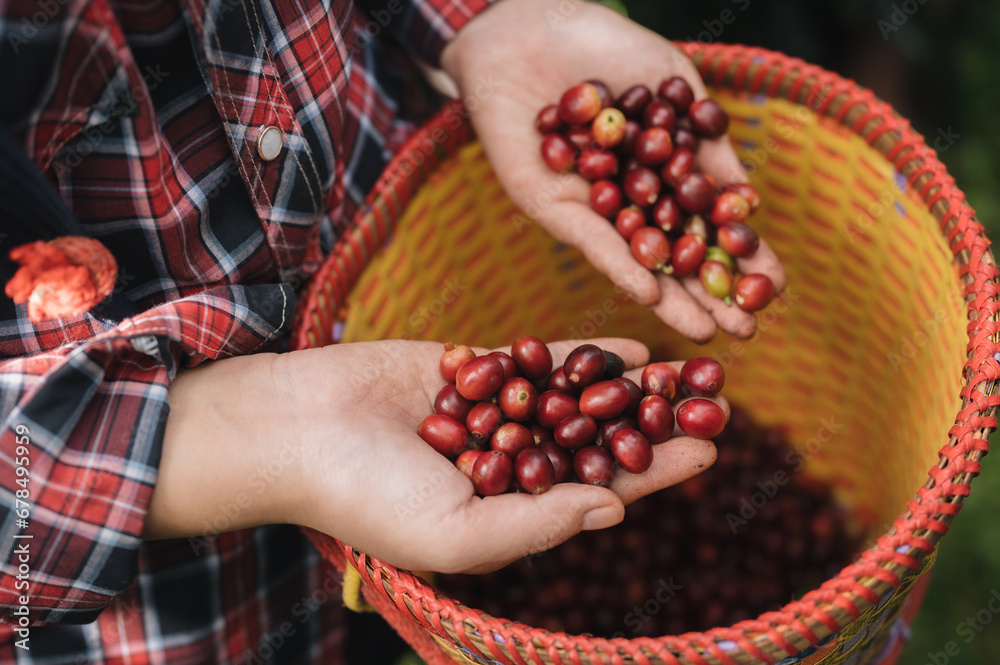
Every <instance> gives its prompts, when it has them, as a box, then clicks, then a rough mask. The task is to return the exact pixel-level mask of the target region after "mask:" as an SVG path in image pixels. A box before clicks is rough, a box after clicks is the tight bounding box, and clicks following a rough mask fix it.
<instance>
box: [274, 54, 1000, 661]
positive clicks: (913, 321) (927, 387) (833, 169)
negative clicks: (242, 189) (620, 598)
mask: <svg viewBox="0 0 1000 665" xmlns="http://www.w3.org/2000/svg"><path fill="white" fill-rule="evenodd" d="M683 48H685V49H686V52H687V54H688V55H689V56H690V57H691V58H692V59H693V60H694V62H695V63H696V65H697V67H698V69H699V70H700V72H701V75H702V77H703V78H704V79H705V81H706V83H707V84H708V85H709V87H710V91H711V94H712V95H713V97H714V98H715V99H717V100H718V101H719V102H720V103H721V104H722V105H723V106H724V107H725V108H726V110H727V111H728V112H729V113H730V115H731V118H732V122H731V129H730V131H731V136H732V139H733V144H734V146H735V148H736V150H737V152H738V153H739V155H740V157H741V159H743V160H744V163H745V164H746V166H747V167H748V170H749V172H750V178H751V181H752V182H753V184H754V185H755V186H756V187H757V188H758V189H759V190H760V191H761V194H762V196H763V205H762V207H761V210H760V211H759V212H758V213H757V214H756V216H755V218H754V224H755V226H756V227H757V229H758V230H759V232H760V234H761V236H762V237H764V238H766V239H767V241H768V242H769V243H770V244H771V246H772V247H773V248H774V250H775V251H776V252H777V254H778V255H779V256H780V258H781V259H782V261H783V263H784V265H785V267H786V269H787V271H788V277H789V284H790V286H789V290H788V292H787V293H786V294H785V296H784V297H783V298H782V299H780V300H778V301H776V302H775V303H773V304H772V306H771V307H770V308H769V309H767V310H765V311H764V312H762V313H760V317H759V318H760V331H759V333H758V334H757V335H756V336H755V337H754V338H753V339H751V340H749V341H745V342H741V341H734V340H732V339H729V338H726V337H725V336H724V335H719V336H718V338H717V339H716V340H715V341H714V342H712V343H710V344H709V345H707V346H704V347H698V346H695V345H693V344H691V343H689V342H687V341H685V340H683V339H681V338H679V336H677V335H675V334H673V333H672V332H671V331H669V330H667V329H666V328H665V327H664V326H663V325H662V324H661V323H659V322H658V321H657V320H656V319H655V318H654V317H653V316H652V315H651V314H650V313H649V312H648V311H647V310H645V309H644V308H642V307H639V306H637V305H635V304H634V303H631V302H630V301H628V299H627V298H626V297H625V296H624V295H623V294H622V293H621V292H620V291H617V290H616V289H615V288H614V287H613V286H612V285H611V284H610V282H609V281H608V280H607V279H606V278H604V277H603V276H601V275H599V274H598V273H596V272H595V271H594V270H593V269H592V268H591V267H590V266H589V265H588V264H587V262H586V261H585V260H583V258H582V257H581V255H580V254H579V253H578V252H576V251H575V250H573V249H571V248H567V247H565V246H561V245H559V244H558V243H556V242H554V241H553V240H552V239H551V238H550V237H549V236H548V235H546V234H545V233H544V231H543V230H542V229H540V228H539V227H538V226H537V225H535V224H533V223H531V222H530V220H528V219H527V218H526V217H524V216H523V215H522V214H520V213H519V212H518V211H517V210H516V209H515V208H514V207H513V205H512V204H511V203H510V202H509V200H508V199H507V198H506V196H505V195H504V193H503V191H502V189H501V187H500V185H499V183H498V182H497V180H496V178H495V176H494V174H493V173H492V171H491V169H490V167H489V164H488V163H487V161H486V159H485V157H484V156H483V153H482V151H481V148H480V147H479V145H478V144H477V143H475V141H474V138H473V136H472V133H471V129H470V127H469V124H468V122H467V119H466V115H467V114H466V113H465V112H464V109H463V108H462V107H461V106H460V105H458V104H451V105H449V106H447V107H445V108H444V109H443V110H442V111H441V113H440V114H439V115H438V116H436V117H435V118H434V119H433V120H432V121H431V122H430V123H429V124H428V125H427V126H425V127H424V128H423V129H422V130H421V131H420V132H418V133H417V134H416V135H415V136H414V137H413V138H412V139H411V140H410V141H409V143H408V144H407V145H406V146H405V148H404V149H403V150H402V151H401V153H400V154H399V155H397V156H396V158H395V159H394V160H393V161H392V163H391V164H390V165H389V167H388V168H387V170H386V172H385V173H384V174H383V176H382V178H381V180H380V181H379V183H378V184H377V186H376V187H375V190H374V191H373V193H372V194H371V196H370V197H369V199H368V204H367V206H366V207H364V208H363V209H362V210H361V211H360V213H359V215H358V217H357V219H356V224H355V226H354V227H353V229H352V230H351V231H350V232H349V233H347V234H346V235H345V236H344V237H343V239H342V240H341V242H340V244H339V245H338V246H337V247H336V249H335V250H334V252H333V254H332V255H331V257H330V258H329V260H328V261H327V262H326V263H325V264H324V266H323V267H322V269H321V270H320V271H319V273H318V274H317V276H316V278H315V280H314V282H313V283H312V285H311V287H310V289H309V291H308V294H307V296H306V297H305V298H304V299H303V303H302V305H301V307H300V310H299V314H298V317H297V326H296V332H295V342H294V343H295V345H296V346H297V347H299V348H304V347H314V346H322V345H325V344H330V343H332V342H337V341H359V340H372V339H384V338H413V339H436V340H444V339H456V340H461V341H462V342H465V343H469V344H479V345H482V346H500V345H504V344H509V343H510V342H511V340H513V339H515V338H516V337H517V336H519V335H521V334H528V333H530V334H534V335H538V336H540V337H542V338H543V339H563V338H568V337H589V336H593V335H596V334H600V335H601V336H611V335H621V336H627V337H634V338H637V339H640V340H643V341H644V342H646V343H647V344H648V345H649V346H650V348H651V349H652V351H653V355H654V358H685V357H691V356H693V355H714V356H716V357H717V358H718V359H719V360H720V361H721V362H723V364H724V365H726V366H727V369H728V376H727V382H726V395H727V396H728V397H729V398H730V399H731V400H732V401H734V402H736V403H739V404H741V405H746V407H747V408H748V409H749V411H750V412H751V414H752V415H753V417H754V419H755V420H756V421H758V422H760V423H761V424H763V425H766V426H769V425H781V426H783V428H784V429H785V431H786V432H787V433H788V434H789V436H790V440H791V441H792V443H793V445H795V446H796V447H797V448H798V449H799V451H800V453H801V454H802V456H803V458H804V459H807V460H808V463H807V466H806V471H807V472H808V473H809V474H810V475H812V476H814V477H817V478H819V479H821V480H823V481H825V482H827V483H829V484H830V485H831V486H832V487H833V489H834V491H835V494H836V497H837V499H838V501H839V502H841V503H842V504H843V505H844V506H846V507H847V508H848V509H849V510H850V512H851V514H852V516H853V517H854V518H855V519H856V520H857V521H858V522H859V523H861V524H862V525H864V527H865V528H866V529H867V533H868V534H869V535H870V536H871V540H870V545H871V546H870V547H869V548H868V549H867V550H866V551H865V552H864V553H863V554H862V555H861V556H860V557H859V558H858V559H857V560H856V561H855V562H854V563H853V564H851V565H849V566H848V567H846V568H844V570H843V571H841V572H840V574H839V575H837V576H836V577H834V578H833V579H830V580H828V581H826V582H825V583H824V584H822V585H821V586H820V587H819V588H818V589H815V590H813V591H811V592H809V593H807V594H806V595H805V596H804V597H803V598H801V599H800V600H798V601H795V602H792V603H790V604H788V605H786V606H785V607H783V608H782V609H781V610H780V611H775V612H769V613H767V614H764V615H762V616H760V617H758V618H757V619H755V620H751V621H744V622H742V623H739V624H737V625H734V626H732V627H720V628H716V629H713V630H709V631H707V632H704V633H688V634H684V635H679V636H665V637H661V638H656V639H650V638H638V639H624V638H623V639H613V640H607V639H598V638H592V637H589V636H573V635H567V634H562V633H549V632H546V631H544V630H540V629H536V628H533V627H531V626H526V625H523V624H518V623H515V622H511V621H508V620H505V619H503V618H499V617H492V616H490V615H488V614H486V613H484V612H481V611H478V610H476V609H475V608H470V607H465V606H462V605H461V604H459V603H457V602H456V601H454V600H452V599H450V598H448V597H445V596H443V595H442V594H440V593H438V592H436V591H435V589H434V588H432V587H431V586H429V585H427V584H426V583H425V582H424V581H423V580H422V579H420V578H418V577H416V576H414V575H412V574H410V573H408V572H406V571H401V570H398V569H396V568H394V567H392V566H390V565H387V564H385V563H383V562H381V561H378V560H376V559H373V558H371V557H369V556H367V555H365V554H364V553H362V552H358V551H356V550H354V549H352V548H350V547H348V546H344V545H342V544H341V543H338V542H337V541H335V540H333V539H329V538H327V537H325V536H322V535H321V534H317V533H311V534H310V535H311V537H312V538H313V539H314V541H315V542H316V544H317V546H318V547H319V548H320V549H321V550H322V552H323V553H324V554H325V556H327V557H328V558H331V559H333V560H334V561H335V562H338V563H339V564H340V565H344V562H345V561H346V564H347V571H348V572H349V573H351V575H349V576H348V584H347V585H346V586H347V587H348V588H349V589H350V588H351V584H350V582H352V581H353V582H354V583H355V585H354V588H355V590H356V588H357V582H358V581H359V578H360V582H361V584H360V587H361V589H362V591H363V594H364V598H365V599H367V601H368V602H369V603H371V604H372V605H374V606H375V607H376V608H377V609H378V610H379V611H380V612H381V613H382V614H383V615H384V616H385V617H386V619H387V620H388V621H389V622H390V623H391V624H393V625H394V626H395V627H396V628H397V630H399V631H400V632H401V633H402V634H403V636H404V637H406V638H407V639H408V640H409V641H410V643H411V644H413V645H414V647H415V648H417V650H418V651H419V652H420V654H421V655H422V656H423V657H424V659H425V660H427V661H428V662H429V663H432V664H436V663H451V662H460V663H494V662H496V663H516V664H519V665H520V664H522V663H584V664H589V663H639V664H646V663H696V664H700V663H723V664H726V665H731V664H733V663H775V662H778V661H780V662H781V663H797V662H802V663H824V664H828V663H875V662H879V663H888V662H892V661H894V660H895V657H896V655H897V654H898V651H899V650H900V649H901V644H902V640H899V639H897V638H898V637H899V636H900V635H902V634H904V633H905V632H906V629H905V625H906V623H908V622H909V620H911V619H912V617H913V616H914V615H915V613H916V609H917V608H918V606H919V596H920V595H921V593H920V590H921V588H922V586H923V585H924V583H926V580H927V576H926V575H925V573H926V572H927V571H928V570H929V568H930V566H931V564H932V562H933V558H934V554H935V551H936V549H935V548H936V545H937V543H938V541H939V540H940V539H941V538H942V537H943V536H944V534H945V533H946V532H947V531H948V524H949V523H950V522H951V520H952V518H953V517H954V516H955V515H956V514H958V512H959V510H960V509H961V506H962V501H963V499H964V497H965V496H966V495H967V494H968V493H969V483H970V482H971V480H972V479H973V477H975V476H976V474H977V473H978V472H979V468H980V467H979V460H980V458H981V457H982V456H983V455H985V454H986V451H987V440H986V437H987V435H988V433H989V431H991V430H992V429H995V428H996V425H997V423H996V419H995V417H994V414H995V411H996V406H997V405H998V398H997V397H996V396H994V393H995V392H996V389H997V378H998V376H1000V365H998V363H997V360H996V359H995V358H994V353H996V352H997V351H998V349H997V342H996V340H997V323H996V320H997V319H996V311H997V303H996V293H997V286H996V279H997V269H996V266H995V263H994V259H993V256H992V254H991V252H990V250H989V249H988V247H989V242H988V240H987V239H986V237H985V236H984V234H983V227H982V226H981V225H980V224H979V223H978V222H977V221H976V219H975V213H974V212H973V210H972V209H971V208H970V207H969V206H968V204H967V203H966V202H965V198H964V196H963V194H962V192H960V191H959V190H958V189H957V188H956V187H955V186H954V183H953V180H952V179H951V178H950V177H949V176H948V174H947V173H946V172H945V170H944V168H943V167H942V165H941V164H940V163H939V162H938V160H937V158H936V156H935V153H934V152H933V151H932V150H930V149H929V148H928V147H927V146H926V145H925V144H924V142H923V140H922V138H921V137H920V136H919V135H917V134H916V133H915V132H913V130H912V129H911V128H910V125H909V123H907V122H906V120H904V119H902V118H900V117H899V116H897V115H896V114H895V113H894V112H893V111H892V109H891V108H890V107H889V106H887V105H886V104H884V103H883V102H880V101H879V100H877V99H876V98H875V97H874V96H873V95H872V94H871V93H870V92H869V91H867V90H863V89H860V88H858V87H857V86H856V85H855V84H854V83H852V82H851V81H847V80H844V79H842V78H839V77H837V76H835V75H833V74H831V73H829V72H826V71H823V70H821V69H819V68H817V67H814V66H810V65H807V64H805V63H803V62H801V61H799V60H793V59H790V58H787V57H785V56H782V55H779V54H776V53H772V52H769V51H764V50H761V49H756V48H747V47H742V46H723V45H711V46H704V45H695V44H688V45H683ZM390 238H391V239H392V242H388V241H389V240H390ZM473 294H474V295H473ZM997 357H1000V356H997ZM928 468H929V469H930V471H929V472H928ZM720 519H722V518H721V517H720ZM664 572H665V573H667V572H670V571H664ZM918 582H919V583H918ZM349 595H350V594H349ZM355 600H356V599H355Z"/></svg>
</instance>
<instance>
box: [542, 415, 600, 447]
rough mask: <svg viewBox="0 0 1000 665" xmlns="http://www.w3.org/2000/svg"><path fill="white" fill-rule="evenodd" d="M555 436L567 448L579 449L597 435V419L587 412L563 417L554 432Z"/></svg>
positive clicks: (592, 440) (590, 442) (591, 441)
mask: <svg viewBox="0 0 1000 665" xmlns="http://www.w3.org/2000/svg"><path fill="white" fill-rule="evenodd" d="M552 436H553V438H554V439H555V440H556V443H558V444H559V445H560V446H561V447H563V448H565V449H566V450H579V449H580V448H583V447H584V446H587V445H590V444H592V443H593V442H594V439H595V438H596V437H597V421H595V420H594V419H593V418H592V417H591V416H588V415H587V414H585V413H577V414H576V415H572V416H567V417H566V418H563V419H562V420H561V421H560V422H559V424H558V425H556V428H555V430H554V431H553V432H552Z"/></svg>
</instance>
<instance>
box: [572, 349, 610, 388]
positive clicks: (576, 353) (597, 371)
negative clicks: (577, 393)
mask: <svg viewBox="0 0 1000 665" xmlns="http://www.w3.org/2000/svg"><path fill="white" fill-rule="evenodd" d="M607 366H608V357H607V356H606V355H604V349H602V348H601V347H599V346H595V345H594V344H581V345H580V346H578V347H576V348H575V349H573V350H572V351H570V354H569V355H568V356H566V362H564V363H563V372H564V373H565V374H566V380H567V381H569V384H570V385H571V386H573V387H575V388H586V387H587V386H589V385H590V384H592V383H594V382H596V381H598V380H600V378H601V377H602V376H603V375H604V370H605V369H606V368H607Z"/></svg>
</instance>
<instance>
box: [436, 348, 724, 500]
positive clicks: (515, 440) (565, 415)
mask: <svg viewBox="0 0 1000 665" xmlns="http://www.w3.org/2000/svg"><path fill="white" fill-rule="evenodd" d="M440 370H441V376H442V377H443V378H444V380H445V381H446V382H447V385H445V386H444V387H443V388H442V389H441V390H440V392H439V393H438V395H437V398H436V399H435V400H434V413H433V414H432V415H429V416H427V417H426V418H424V420H423V421H422V422H421V423H420V426H419V427H418V428H417V434H419V435H420V437H421V438H422V439H423V440H424V441H426V442H427V443H428V444H430V445H431V447H433V448H434V449H435V450H436V451H438V452H439V453H441V454H442V455H445V456H446V457H448V458H449V459H453V460H455V465H456V466H457V467H458V468H459V469H460V470H461V471H462V472H463V473H465V475H466V476H468V477H469V479H470V480H471V481H472V484H473V485H474V486H475V489H476V492H477V493H478V494H479V495H480V496H492V495H496V494H503V493H505V492H516V491H524V492H530V493H533V494H541V493H542V492H547V491H548V490H549V489H550V488H551V487H552V486H553V485H554V484H556V483H563V482H571V481H573V480H575V481H577V482H580V483H585V484H590V485H598V486H601V487H607V486H608V485H610V484H611V481H612V480H613V478H614V475H615V473H616V468H617V469H621V470H623V471H625V472H628V473H642V472H643V471H646V470H647V469H648V468H649V467H650V465H651V464H652V462H653V445H655V444H658V443H662V442H664V441H667V440H668V439H670V438H671V437H672V436H674V435H675V434H677V433H683V434H687V435H690V436H694V437H697V438H701V439H710V438H712V437H715V436H718V435H719V434H721V433H722V431H723V428H724V427H725V424H726V416H725V413H724V412H723V410H722V407H720V406H719V405H718V404H716V403H715V402H714V401H712V400H710V399H705V398H708V397H713V396H715V395H717V394H718V393H719V391H720V390H722V386H723V384H724V383H725V379H726V377H725V372H724V370H723V368H722V366H721V365H720V364H719V363H718V362H716V361H715V360H712V359H711V358H693V359H691V360H689V361H687V362H686V363H684V365H683V367H682V368H681V370H680V371H679V372H678V371H677V370H676V369H675V368H674V366H673V365H671V364H669V363H664V362H658V363H651V364H649V365H647V366H646V367H645V368H644V369H643V371H642V376H641V379H640V381H641V384H642V385H641V386H640V385H639V384H637V383H635V382H634V381H632V380H631V379H629V378H627V377H625V376H623V374H624V372H625V363H624V361H623V360H622V359H621V358H620V357H619V356H617V355H616V354H614V353H612V352H610V351H605V350H603V349H601V348H600V347H598V346H596V345H594V344H583V345H581V346H578V347H577V348H576V349H574V350H573V351H572V352H571V353H570V354H569V355H568V356H567V358H566V361H565V362H564V363H563V365H562V366H561V367H557V368H555V369H554V370H553V365H552V353H551V352H550V351H549V348H548V346H546V345H545V343H544V342H542V340H540V339H538V338H537V337H521V338H519V339H517V340H516V341H515V342H514V344H513V346H512V347H511V352H510V354H507V353H504V352H502V351H494V352H492V353H489V354H487V355H484V356H477V355H476V353H475V351H473V350H472V349H471V348H469V347H468V346H465V345H459V346H456V345H455V344H453V343H451V342H449V343H447V344H445V350H444V354H443V355H442V356H441V361H440ZM688 396H690V397H692V399H687V400H686V401H684V402H683V403H681V404H680V407H679V408H678V409H677V412H676V416H675V413H674V406H675V405H676V404H678V403H680V401H681V400H682V399H683V398H685V397H688ZM675 425H676V427H675Z"/></svg>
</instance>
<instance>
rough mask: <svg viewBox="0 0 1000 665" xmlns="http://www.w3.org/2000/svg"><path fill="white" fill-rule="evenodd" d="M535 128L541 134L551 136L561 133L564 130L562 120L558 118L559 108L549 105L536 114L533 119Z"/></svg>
mask: <svg viewBox="0 0 1000 665" xmlns="http://www.w3.org/2000/svg"><path fill="white" fill-rule="evenodd" d="M535 128H536V129H537V130H538V131H539V132H541V133H542V134H551V133H553V132H558V131H562V130H563V129H564V128H565V125H563V121H562V118H560V117H559V107H558V106H556V105H555V104H549V105H548V106H546V107H545V108H543V109H542V110H541V111H539V112H538V117H537V118H535Z"/></svg>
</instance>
